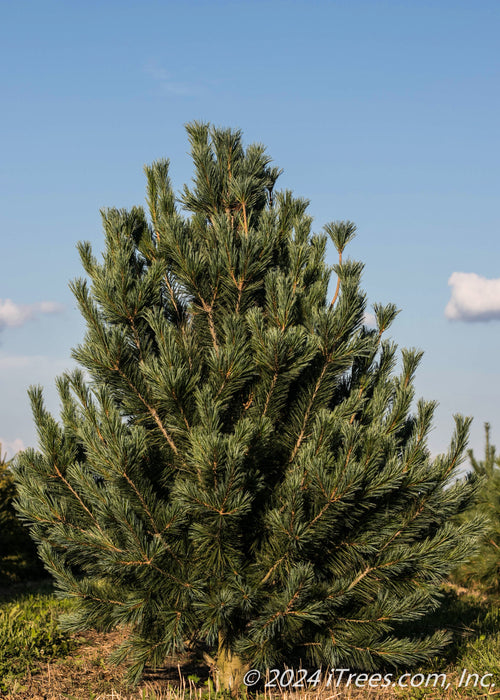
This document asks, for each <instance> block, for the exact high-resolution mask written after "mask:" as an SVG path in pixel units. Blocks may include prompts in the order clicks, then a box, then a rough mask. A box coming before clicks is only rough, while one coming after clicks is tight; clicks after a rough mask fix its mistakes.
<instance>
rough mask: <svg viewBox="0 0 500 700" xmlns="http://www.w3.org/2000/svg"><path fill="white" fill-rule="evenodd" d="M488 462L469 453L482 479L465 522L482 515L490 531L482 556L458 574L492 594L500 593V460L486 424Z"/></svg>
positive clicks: (480, 551) (488, 531)
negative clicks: (476, 497) (476, 515)
mask: <svg viewBox="0 0 500 700" xmlns="http://www.w3.org/2000/svg"><path fill="white" fill-rule="evenodd" d="M484 432H485V447H484V459H483V460H477V459H476V458H475V456H474V452H473V450H468V451H467V455H468V457H469V460H470V463H471V466H472V469H473V473H474V474H475V475H476V476H478V477H481V478H482V485H481V489H480V491H479V494H478V500H477V502H476V503H474V505H473V506H472V507H471V508H470V510H468V511H466V512H465V513H464V514H463V515H462V519H465V518H471V517H473V516H474V515H475V514H481V515H483V516H485V517H486V518H487V528H486V530H485V532H484V534H483V537H482V539H481V548H480V550H479V552H478V555H477V556H476V557H474V558H473V559H472V560H471V561H470V562H467V563H466V564H464V565H463V566H462V567H460V568H459V570H458V571H457V573H456V578H457V580H458V581H460V582H463V583H465V584H467V585H471V584H476V585H477V584H479V585H480V586H481V587H482V588H484V590H486V591H487V592H489V593H500V458H499V457H497V456H496V454H495V453H496V449H495V446H494V445H492V444H491V443H490V424H489V423H485V424H484Z"/></svg>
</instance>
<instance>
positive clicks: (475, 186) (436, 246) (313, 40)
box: [0, 0, 500, 454]
mask: <svg viewBox="0 0 500 700" xmlns="http://www.w3.org/2000/svg"><path fill="white" fill-rule="evenodd" d="M499 35H500V4H499V3H498V2H497V0H481V2H472V1H470V2H461V1H460V0H449V1H447V0H440V1H439V2H435V1H434V2H428V1H425V0H419V1H418V2H417V1H416V0H415V1H413V2H404V1H402V0H400V1H395V0H393V1H390V2H382V1H378V0H371V1H370V2H362V1H361V0H350V1H346V2H335V1H331V2H327V1H323V2H312V1H311V0H308V1H307V2H304V1H299V2H281V1H273V0H267V1H266V2H260V0H253V1H252V2H236V1H233V2H219V1H210V2H194V1H191V2H185V3H180V2H168V1H166V0H164V1H163V2H153V1H151V0H143V1H142V2H138V1H137V2H128V1H126V0H120V1H119V2H115V1H114V0H108V1H100V2H95V1H94V0H87V1H86V2H79V3H77V2H67V1H66V2H53V1H48V2H47V1H44V0H36V1H33V2H27V1H25V0H17V1H16V2H13V1H12V2H8V1H4V2H3V3H1V5H0V75H1V83H0V86H1V95H2V105H3V106H2V110H1V113H0V135H1V151H0V152H1V157H0V185H1V186H0V200H1V201H0V241H1V248H0V255H1V261H2V265H1V273H0V399H1V400H0V441H2V443H3V445H4V449H5V448H7V449H8V450H9V453H10V454H12V453H13V452H14V451H15V450H16V449H19V448H22V447H23V446H28V445H35V444H36V434H35V428H34V425H33V422H32V418H31V412H30V408H29V405H28V400H27V396H26V388H27V386H28V385H29V384H32V383H35V384H42V385H43V386H44V387H45V388H46V397H47V403H48V405H49V406H50V407H51V408H52V409H53V410H55V411H57V399H56V394H55V391H54V378H55V376H56V375H57V374H59V373H60V372H61V371H63V370H64V369H65V368H69V367H71V366H72V361H71V359H70V350H71V348H72V347H74V346H75V345H76V344H77V343H78V342H79V341H80V340H81V338H82V335H83V330H84V329H83V324H82V321H81V319H80V315H79V312H78V311H77V309H76V305H75V302H74V300H73V298H72V296H71V293H70V291H69V289H68V282H69V280H70V279H72V278H74V277H76V276H79V275H81V274H82V270H81V266H80V262H79V259H78V255H77V252H76V248H75V245H76V243H77V241H78V240H82V239H85V240H90V241H91V242H92V243H93V245H94V247H95V249H96V250H99V249H100V248H101V245H102V232H101V224H100V216H99V208H101V207H105V206H117V207H130V206H132V205H133V204H142V203H144V176H143V172H142V167H143V165H144V163H150V162H151V161H152V160H154V159H156V158H159V157H164V156H166V157H169V158H170V159H171V172H172V177H173V181H174V184H175V186H176V187H177V188H180V187H181V185H182V184H183V183H184V182H187V181H189V179H190V177H191V165H190V161H189V157H188V155H187V150H188V145H187V139H186V135H185V132H184V124H185V123H186V122H188V121H191V120H193V119H199V120H204V121H210V122H213V123H215V124H216V125H221V126H232V127H239V128H241V129H242V130H243V132H244V137H245V141H246V142H247V143H250V142H253V141H259V142H262V143H264V144H266V146H267V149H268V152H269V154H270V155H271V156H272V157H273V159H274V161H275V163H276V164H277V165H278V166H280V167H282V168H283V169H284V174H283V175H282V177H281V179H280V184H281V187H282V188H285V187H286V188H291V189H293V191H294V193H295V194H296V195H300V196H303V197H307V198H308V199H310V201H311V205H310V213H311V214H312V215H313V216H314V219H315V229H316V230H320V229H321V227H322V226H323V224H324V223H326V222H327V221H331V220H334V219H350V220H352V221H355V222H356V224H357V226H358V236H357V238H356V240H355V241H354V242H353V244H351V246H350V251H349V253H350V256H351V257H353V258H356V259H359V260H361V261H363V262H364V263H365V273H364V277H363V286H364V288H365V290H366V292H367V294H368V298H369V301H370V303H373V302H377V301H380V302H384V303H386V302H390V301H392V302H395V303H396V304H397V305H398V306H399V307H400V308H401V309H402V311H401V313H400V314H399V316H398V318H397V320H396V321H395V323H394V325H393V327H392V331H391V337H392V339H393V340H394V341H396V342H397V343H398V345H400V347H404V346H406V347H410V346H413V347H418V348H421V349H422V350H424V351H425V355H424V359H423V361H422V364H421V366H420V369H419V371H418V373H417V379H416V390H417V395H418V396H424V397H425V398H427V399H436V400H438V401H439V404H440V405H439V409H438V411H437V414H436V419H435V424H434V430H433V432H432V433H431V437H430V441H429V446H430V448H431V450H432V452H433V453H438V452H441V451H444V450H445V449H446V448H447V446H448V443H449V438H450V436H451V430H452V424H453V422H452V415H453V413H456V412H460V413H463V414H465V415H471V416H474V422H473V428H472V432H471V439H470V445H471V446H472V447H473V448H474V450H475V451H476V453H480V454H482V450H483V423H484V421H489V422H490V423H491V425H492V440H493V442H494V443H495V442H496V443H497V444H498V445H499V448H500V409H499V406H500V403H499V400H498V397H499V394H500V369H499V362H498V356H499V339H500V333H499V332H500V266H499V260H500V255H499V254H500V242H499V241H500V237H499V233H500V226H499V224H500V213H499V206H498V192H499V185H500V182H499V180H500V177H499V173H500V171H499V126H498V125H499V123H500V122H499V116H500V115H499V106H500V91H499V78H500V56H499V52H498V36H499ZM329 259H330V261H331V262H334V255H333V251H332V250H330V253H329ZM449 281H451V284H449Z"/></svg>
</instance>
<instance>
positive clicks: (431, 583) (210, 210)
mask: <svg viewBox="0 0 500 700" xmlns="http://www.w3.org/2000/svg"><path fill="white" fill-rule="evenodd" d="M187 131H188V135H189V140H190V143H191V153H192V158H193V162H194V166H195V171H194V178H193V185H192V187H191V188H188V187H187V186H186V187H184V191H183V194H182V197H181V198H180V200H179V202H180V204H181V205H182V207H183V210H181V209H178V203H177V202H176V198H175V195H174V193H173V191H172V187H171V184H170V181H169V176H168V162H167V161H164V160H161V161H158V162H155V163H154V164H153V165H152V166H150V167H146V169H145V171H146V176H147V204H148V211H149V219H148V218H147V216H146V214H145V212H144V210H143V209H142V208H135V207H134V208H132V209H131V210H130V211H123V210H116V209H109V210H106V211H104V212H103V223H104V231H105V236H106V242H105V251H104V253H103V258H102V260H101V261H99V260H98V259H97V258H96V257H95V256H94V255H93V253H92V251H91V247H90V245H89V244H88V243H82V244H80V246H79V250H80V255H81V259H82V263H83V266H84V268H85V271H86V273H87V275H88V277H89V279H90V284H89V283H88V282H87V281H85V280H77V281H75V282H74V283H73V284H72V289H73V291H74V293H75V296H76V298H77V300H78V304H79V307H80V309H81V312H82V314H83V316H84V318H85V320H86V323H87V334H86V337H85V339H84V341H83V343H82V344H81V345H80V346H79V347H77V348H76V349H75V350H74V357H75V359H76V360H77V361H78V362H79V363H80V365H81V366H82V367H83V368H84V369H85V371H86V374H84V373H83V372H82V371H81V370H79V371H75V372H72V373H68V374H65V375H63V376H62V377H61V378H59V379H58V381H57V384H58V389H59V393H60V397H61V404H62V409H61V420H60V422H57V421H56V420H55V419H54V418H53V417H52V416H51V415H50V414H49V413H48V412H47V410H46V409H45V407H44V403H43V400H42V392H41V390H40V389H39V388H33V389H31V391H30V395H31V402H32V407H33V411H34V416H35V421H36V425H37V429H38V435H39V451H34V450H27V451H25V452H24V453H23V454H22V456H21V458H20V460H19V465H18V479H19V492H20V505H19V510H20V512H21V513H22V515H23V517H24V518H25V519H26V521H27V522H28V523H29V524H30V526H31V531H32V533H33V537H34V538H35V540H36V541H37V542H38V543H39V544H40V553H41V556H42V557H43V559H44V562H45V564H46V567H47V569H48V570H49V571H50V572H51V573H52V574H53V576H54V578H55V580H56V584H57V586H58V588H59V590H60V591H61V592H62V593H63V594H64V595H68V596H72V597H74V598H76V599H77V600H78V601H79V606H78V610H77V612H76V613H75V614H74V615H72V616H71V617H70V618H68V619H67V620H66V622H65V625H66V628H68V629H75V630H80V629H82V628H85V627H98V628H100V629H110V628H112V627H114V626H116V625H120V624H128V625H130V626H131V628H132V631H131V634H130V636H129V638H128V640H127V641H126V642H125V643H124V645H123V646H122V648H121V650H120V651H119V653H118V654H117V655H116V658H117V659H122V658H125V657H126V656H128V657H129V658H130V660H131V662H132V665H131V671H130V678H131V679H132V680H137V679H138V678H139V677H140V674H141V672H142V670H143V667H144V665H145V664H152V665H157V664H161V663H162V662H163V660H164V658H165V655H167V654H171V653H174V652H177V651H180V650H182V649H184V648H185V647H186V645H189V647H190V648H191V649H194V648H198V649H200V650H204V651H205V652H206V657H205V658H207V659H209V660H210V658H211V659H213V660H214V664H215V665H216V673H217V678H218V681H219V683H220V685H222V686H226V687H227V686H230V687H231V686H233V687H234V686H235V685H237V684H238V683H239V682H240V681H241V677H242V673H243V670H244V669H245V668H247V667H249V665H251V666H257V667H258V668H265V667H275V666H276V665H279V664H282V663H286V662H288V663H290V662H292V661H293V659H297V658H299V657H300V658H301V659H302V660H303V661H306V660H307V662H309V663H310V664H311V665H312V666H317V665H319V664H326V665H331V666H333V667H341V666H342V667H344V666H345V667H351V668H360V669H366V670H369V669H374V668H378V667H380V666H386V665H388V664H393V665H404V664H413V663H416V662H419V661H424V660H425V659H427V658H428V657H429V656H430V655H432V654H434V653H435V652H437V651H438V650H439V649H440V648H441V647H442V646H443V644H444V643H445V642H446V640H447V634H446V633H445V632H444V631H443V632H439V633H436V634H434V635H431V636H429V637H426V638H419V637H417V636H415V635H412V633H411V627H409V623H411V621H413V620H416V619H417V618H419V617H421V616H422V615H423V614H424V613H426V612H428V611H429V610H432V609H433V608H435V607H436V606H437V605H438V602H439V586H440V583H441V582H442V580H443V578H444V577H446V576H447V575H448V573H449V572H450V570H451V569H453V568H454V567H456V565H457V564H458V562H460V561H461V560H462V559H463V558H464V557H466V556H467V554H468V553H469V552H470V550H471V547H472V543H473V540H474V532H475V530H476V523H474V522H472V523H470V522H465V523H462V524H460V525H457V524H456V523H455V522H454V520H453V516H455V515H456V514H457V513H459V512H460V511H461V510H463V509H464V508H465V507H466V506H467V504H468V503H469V500H470V498H471V496H472V491H473V487H472V485H471V484H470V483H454V481H455V471H456V468H457V466H458V464H459V463H460V460H461V457H462V453H463V450H464V447H465V444H466V437H467V430H468V425H469V421H468V420H465V419H463V418H461V417H456V431H455V435H454V437H453V439H452V443H451V447H450V449H449V452H448V454H446V455H443V456H440V457H438V458H437V459H435V460H431V459H430V455H429V452H428V450H427V448H426V436H427V433H428V430H429V428H430V425H431V420H432V415H433V411H434V406H435V404H434V403H433V402H424V401H419V402H418V404H417V408H416V414H415V415H413V414H411V413H410V405H411V402H412V399H413V387H412V381H413V376H414V372H415V370H416V367H417V365H418V362H419V360H420V357H421V353H420V352H417V351H415V350H403V352H402V370H401V372H400V374H398V375H395V374H394V373H393V369H394V365H395V353H396V346H395V345H394V344H392V343H391V342H389V341H388V340H385V339H383V334H384V332H385V331H386V330H387V329H388V327H389V326H390V324H391V322H392V320H393V319H394V317H395V316H396V313H397V310H396V308H395V307H394V305H392V304H389V305H387V306H382V305H375V307H374V311H375V316H376V319H377V328H376V329H369V328H367V327H366V326H365V325H364V322H363V318H364V311H365V296H364V294H363V293H362V291H360V277H361V272H362V265H361V264H360V263H358V262H353V261H350V260H346V259H344V249H345V247H346V245H347V244H348V243H349V241H350V240H351V239H352V238H353V236H354V232H355V227H354V225H353V224H352V223H350V222H336V223H331V224H328V225H327V226H325V230H324V233H322V234H319V235H318V234H314V235H313V234H312V233H311V223H312V220H311V217H310V216H309V215H308V214H307V204H308V203H307V202H306V201H305V200H303V199H297V198H295V197H293V196H292V194H291V193H290V192H288V191H287V192H278V193H275V192H274V186H275V182H276V180H277V178H278V176H279V171H278V170H277V169H276V168H274V167H271V166H270V159H269V157H268V156H267V155H266V154H265V151H264V148H263V147H262V146H261V145H251V146H249V147H248V148H246V150H245V149H244V147H243V145H242V138H241V134H240V132H239V131H231V130H223V129H215V128H211V127H209V126H208V125H205V124H200V123H192V124H190V125H188V127H187ZM183 212H186V213H183ZM328 237H330V238H331V240H332V241H333V243H334V245H335V247H336V250H337V252H338V257H339V260H338V264H336V265H334V266H333V268H330V267H329V266H328V265H327V264H326V262H325V251H326V244H327V239H328ZM332 271H333V272H334V273H335V275H336V278H337V282H336V289H335V292H334V294H333V298H328V282H329V280H330V276H331V272H332Z"/></svg>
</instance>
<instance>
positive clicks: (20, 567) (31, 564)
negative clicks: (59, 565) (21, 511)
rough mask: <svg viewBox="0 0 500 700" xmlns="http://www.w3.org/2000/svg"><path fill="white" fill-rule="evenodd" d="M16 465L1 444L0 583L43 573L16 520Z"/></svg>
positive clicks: (40, 564) (34, 550)
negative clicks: (4, 451) (13, 470)
mask: <svg viewBox="0 0 500 700" xmlns="http://www.w3.org/2000/svg"><path fill="white" fill-rule="evenodd" d="M12 462H13V460H11V459H7V454H4V453H3V450H2V443H1V442H0V584H11V583H13V582H18V581H22V580H26V579H30V578H31V579H32V578H39V577H40V576H41V575H42V574H43V566H42V562H41V561H40V559H39V558H38V557H37V554H36V549H35V546H34V543H33V541H32V539H31V538H30V536H29V534H28V533H27V532H26V529H25V528H23V527H22V524H21V523H20V522H19V519H18V518H17V517H16V511H15V509H14V499H15V497H16V486H15V483H14V475H13V472H12V469H11V466H12Z"/></svg>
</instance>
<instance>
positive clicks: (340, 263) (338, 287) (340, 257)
mask: <svg viewBox="0 0 500 700" xmlns="http://www.w3.org/2000/svg"><path fill="white" fill-rule="evenodd" d="M339 265H342V251H339ZM339 290H340V275H339V276H338V277H337V288H336V290H335V294H334V295H333V299H332V300H331V302H330V308H332V306H333V305H334V304H335V302H336V301H337V297H338V295H339Z"/></svg>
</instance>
